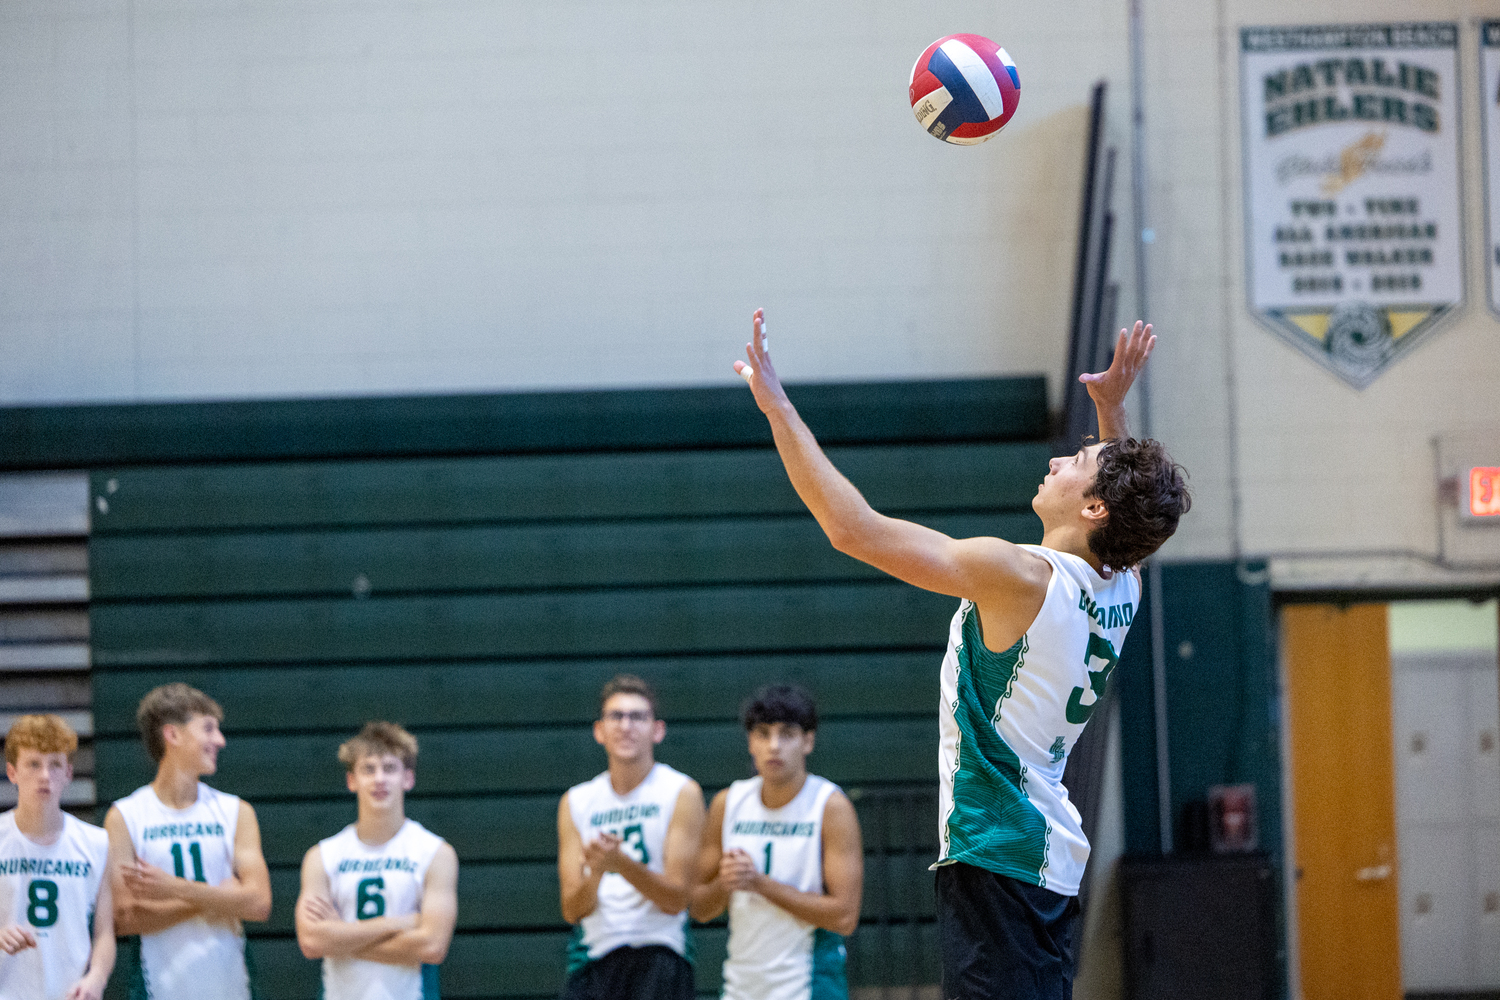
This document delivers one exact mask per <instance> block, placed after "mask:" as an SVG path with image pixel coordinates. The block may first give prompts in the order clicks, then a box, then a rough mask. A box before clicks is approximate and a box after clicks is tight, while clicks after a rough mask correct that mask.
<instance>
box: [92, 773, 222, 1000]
mask: <svg viewBox="0 0 1500 1000" xmlns="http://www.w3.org/2000/svg"><path fill="white" fill-rule="evenodd" d="M115 808H116V809H118V810H120V816H121V818H122V819H124V820H125V829H126V830H128V831H129V833H130V845H131V846H132V847H133V848H135V856H136V858H137V859H138V860H141V861H146V862H149V863H150V864H153V865H155V866H156V867H158V868H160V869H161V870H162V871H165V872H166V873H167V874H169V875H176V876H177V877H178V878H186V879H192V880H193V881H194V882H204V883H206V884H208V885H218V884H220V883H221V882H224V881H225V880H227V879H229V878H232V877H233V876H234V835H235V830H236V829H237V828H238V827H239V819H240V800H239V796H237V795H228V794H225V793H224V792H221V791H218V790H217V789H213V788H209V787H208V786H207V785H205V784H204V783H203V782H201V781H200V782H198V798H197V800H196V801H195V802H194V803H193V804H192V805H190V806H188V807H187V808H186V809H173V808H171V807H169V806H167V805H165V804H164V803H163V802H162V800H161V799H159V798H157V797H156V790H155V789H154V788H152V787H151V786H150V785H144V786H142V787H140V788H137V789H136V790H135V791H133V792H131V793H130V794H129V795H128V796H126V797H125V798H123V799H121V800H120V801H118V802H116V803H115ZM140 975H141V981H140V982H139V983H136V984H134V986H135V990H134V992H135V993H136V995H141V994H144V996H145V997H147V998H148V1000H249V998H250V976H249V974H248V973H247V972H246V971H245V934H244V929H243V928H242V927H240V926H239V925H238V924H237V923H236V924H234V925H232V926H231V925H228V924H224V923H210V922H209V921H207V920H205V919H203V918H202V917H194V918H192V919H191V920H184V921H183V922H182V923H180V924H176V925H174V926H172V927H168V928H167V929H166V930H164V931H161V932H160V933H157V934H142V935H141V966H140Z"/></svg>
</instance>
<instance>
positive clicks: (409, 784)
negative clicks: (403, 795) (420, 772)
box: [401, 767, 417, 792]
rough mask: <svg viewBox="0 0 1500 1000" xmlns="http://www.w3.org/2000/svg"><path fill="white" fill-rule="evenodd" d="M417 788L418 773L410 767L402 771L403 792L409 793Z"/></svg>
mask: <svg viewBox="0 0 1500 1000" xmlns="http://www.w3.org/2000/svg"><path fill="white" fill-rule="evenodd" d="M416 787H417V772H416V771H414V770H412V769H411V768H409V767H403V768H402V769H401V790H402V791H403V792H409V791H411V790H412V789H413V788H416Z"/></svg>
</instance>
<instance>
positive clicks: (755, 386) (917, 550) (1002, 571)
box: [734, 309, 1051, 628]
mask: <svg viewBox="0 0 1500 1000" xmlns="http://www.w3.org/2000/svg"><path fill="white" fill-rule="evenodd" d="M753 324H754V325H753V331H752V338H751V341H750V343H748V344H746V345H745V353H746V356H747V357H749V359H750V364H748V365H747V364H746V363H745V362H743V361H736V362H735V363H734V368H735V371H737V372H739V373H740V374H741V375H743V376H744V377H745V379H746V381H747V382H749V383H750V390H751V392H753V393H754V394H755V403H756V405H757V406H759V407H760V409H761V412H762V413H764V414H765V415H766V418H767V419H768V420H769V421H770V422H771V433H772V435H773V436H774V437H775V439H776V450H777V452H778V453H779V454H780V455H781V461H782V464H783V465H785V466H786V473H787V476H788V477H789V478H790V479H791V481H792V486H793V487H794V488H795V489H796V491H797V495H798V496H799V497H801V498H802V502H803V503H805V504H807V509H808V510H809V511H811V512H812V515H813V517H814V518H816V519H817V521H818V526H819V527H821V528H822V529H823V532H824V534H826V535H827V536H828V540H829V541H830V542H832V543H833V547H834V548H836V549H838V550H839V551H840V552H843V553H844V554H845V555H849V556H853V557H854V558H855V559H858V560H860V561H861V562H865V563H869V564H870V565H871V566H874V567H875V568H876V569H879V570H883V571H884V572H886V573H889V574H890V575H892V576H894V577H896V578H897V579H900V580H904V581H906V582H907V583H910V584H912V585H913V586H916V587H921V588H922V589H923V590H931V591H935V592H937V593H939V594H948V595H949V596H952V597H967V598H969V599H971V600H974V601H976V602H977V603H979V604H980V605H981V607H983V606H985V605H997V604H1001V603H1007V604H1008V603H1011V602H1014V601H1017V600H1020V601H1021V602H1022V603H1025V601H1026V599H1028V598H1034V597H1035V595H1036V593H1037V592H1038V591H1040V592H1042V593H1045V587H1046V585H1047V580H1048V579H1049V577H1050V576H1051V569H1050V567H1049V566H1048V564H1047V562H1046V561H1045V560H1044V559H1041V558H1040V557H1038V556H1035V555H1032V554H1031V553H1029V552H1027V551H1026V550H1024V549H1022V548H1020V547H1019V546H1016V545H1012V544H1011V543H1010V542H1007V541H1004V540H1002V539H999V538H965V539H955V538H949V537H948V536H947V535H945V534H943V533H942V532H940V531H934V530H933V529H931V528H926V527H923V526H922V525H920V524H913V523H912V522H910V521H902V520H900V519H898V518H894V517H886V516H884V515H883V514H879V513H877V512H876V511H875V510H874V509H873V508H871V507H870V505H869V504H868V503H867V502H866V501H865V498H864V497H863V496H861V495H860V492H859V490H857V489H855V487H854V484H853V483H851V482H849V480H847V479H845V478H844V476H843V475H842V474H841V473H840V472H839V470H838V469H836V468H834V466H833V463H832V462H830V461H829V460H828V456H827V455H825V454H823V449H822V448H820V447H819V446H818V442H817V441H816V440H815V439H814V438H813V435H812V432H811V431H810V430H808V429H807V425H806V424H804V423H803V422H802V418H801V417H800V416H798V415H797V411H796V409H795V408H794V407H793V406H792V404H791V401H790V400H788V399H787V397H786V393H785V391H783V390H782V387H781V380H780V379H779V378H777V376H776V369H775V367H774V366H773V365H772V364H771V358H770V356H769V355H768V354H767V353H766V349H765V341H764V336H763V332H762V313H761V310H759V309H757V310H756V311H755V316H754V320H753ZM1037 603H1038V605H1039V601H1038V602H1037ZM1032 610H1033V613H1034V612H1035V609H1032ZM1026 620H1027V621H1030V618H1029V617H1028V618H1027V619H1026ZM1023 628H1024V625H1023Z"/></svg>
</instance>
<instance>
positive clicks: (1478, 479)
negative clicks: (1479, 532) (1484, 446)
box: [1458, 465, 1500, 524]
mask: <svg viewBox="0 0 1500 1000" xmlns="http://www.w3.org/2000/svg"><path fill="white" fill-rule="evenodd" d="M1468 480H1469V481H1468V488H1467V489H1466V490H1465V491H1464V493H1463V495H1461V496H1460V497H1459V503H1458V511H1459V514H1460V515H1461V516H1462V517H1463V518H1464V519H1466V520H1469V521H1478V522H1489V523H1491V524H1500V466H1485V465H1476V466H1471V467H1470V468H1469V476H1468ZM1460 483H1461V484H1462V480H1460Z"/></svg>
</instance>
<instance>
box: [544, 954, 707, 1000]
mask: <svg viewBox="0 0 1500 1000" xmlns="http://www.w3.org/2000/svg"><path fill="white" fill-rule="evenodd" d="M695 993H696V991H695V989H694V987H693V965H692V963H691V962H689V961H688V960H687V959H685V958H683V957H682V956H681V955H679V954H677V952H675V951H673V950H672V949H671V948H668V947H667V946H666V945H660V944H648V945H646V946H645V947H643V948H633V947H631V946H630V945H623V946H621V947H619V948H616V949H615V950H614V951H611V952H607V953H606V954H604V955H603V956H602V957H600V958H596V959H594V960H593V961H592V962H590V963H589V964H587V965H585V966H584V967H583V968H581V969H579V970H577V971H576V972H574V973H573V974H572V975H571V976H569V977H568V980H567V982H565V983H563V989H562V1000H657V998H661V1000H693V997H694V995H695Z"/></svg>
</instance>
